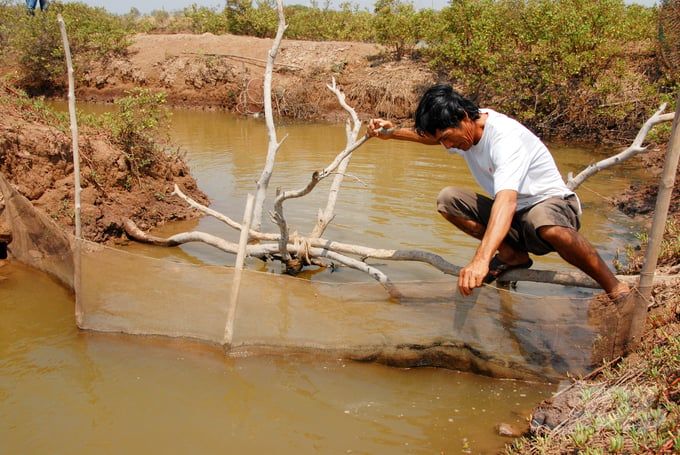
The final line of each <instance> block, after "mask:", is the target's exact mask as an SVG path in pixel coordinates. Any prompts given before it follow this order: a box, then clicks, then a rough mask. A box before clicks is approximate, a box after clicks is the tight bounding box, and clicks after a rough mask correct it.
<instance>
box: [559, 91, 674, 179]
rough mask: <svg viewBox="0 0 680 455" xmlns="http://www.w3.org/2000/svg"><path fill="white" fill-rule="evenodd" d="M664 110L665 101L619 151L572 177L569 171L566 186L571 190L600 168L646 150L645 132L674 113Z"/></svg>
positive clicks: (671, 117) (647, 132)
mask: <svg viewBox="0 0 680 455" xmlns="http://www.w3.org/2000/svg"><path fill="white" fill-rule="evenodd" d="M665 110H666V103H663V104H662V105H661V106H660V107H659V109H658V110H657V111H656V112H655V113H654V115H652V116H651V117H650V118H648V119H647V121H646V122H645V123H644V124H643V125H642V128H640V131H639V132H638V134H637V136H635V140H634V141H633V143H632V144H631V145H630V146H629V147H628V148H627V149H625V150H624V151H622V152H621V153H618V154H616V155H614V156H611V157H609V158H606V159H604V160H601V161H598V162H597V163H593V164H591V165H590V166H588V167H587V168H585V169H584V170H583V171H581V172H580V173H579V174H578V175H577V176H576V177H574V176H573V174H572V173H571V172H570V173H569V175H568V176H567V187H568V188H569V189H570V190H572V191H573V190H575V189H576V188H578V187H579V186H580V185H581V184H582V183H583V182H584V181H585V180H586V179H587V178H588V177H591V176H592V175H594V174H596V173H598V172H600V171H601V170H602V169H606V168H608V167H611V166H613V165H615V164H618V163H621V162H623V161H625V160H627V159H629V158H631V157H633V156H635V155H637V154H639V153H642V152H644V151H645V150H647V147H643V146H642V144H643V142H644V141H645V138H646V137H647V134H649V131H650V130H651V129H652V128H653V127H654V126H655V125H656V124H658V123H662V122H668V121H671V120H673V118H674V117H675V114H674V113H670V114H663V111H665Z"/></svg>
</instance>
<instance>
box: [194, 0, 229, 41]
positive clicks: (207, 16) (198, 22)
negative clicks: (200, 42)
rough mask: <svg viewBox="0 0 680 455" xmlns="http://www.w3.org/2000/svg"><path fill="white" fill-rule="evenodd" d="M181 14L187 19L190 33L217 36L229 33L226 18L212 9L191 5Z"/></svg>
mask: <svg viewBox="0 0 680 455" xmlns="http://www.w3.org/2000/svg"><path fill="white" fill-rule="evenodd" d="M182 13H183V15H184V17H186V18H187V19H189V24H190V30H191V32H192V33H213V34H215V35H219V34H223V33H227V32H228V31H229V23H228V21H227V18H226V16H225V15H224V14H223V13H218V12H216V11H215V10H213V9H212V8H206V7H205V6H197V5H196V4H193V5H191V6H190V7H188V8H185V9H184V11H183V12H182Z"/></svg>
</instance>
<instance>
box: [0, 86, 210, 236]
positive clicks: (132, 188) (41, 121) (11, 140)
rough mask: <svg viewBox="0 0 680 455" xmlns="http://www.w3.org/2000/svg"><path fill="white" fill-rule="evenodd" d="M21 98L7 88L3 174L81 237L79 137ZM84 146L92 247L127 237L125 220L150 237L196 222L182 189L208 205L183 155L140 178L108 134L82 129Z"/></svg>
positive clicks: (3, 91) (85, 209)
mask: <svg viewBox="0 0 680 455" xmlns="http://www.w3.org/2000/svg"><path fill="white" fill-rule="evenodd" d="M18 96H19V95H18V93H16V92H15V91H14V90H13V89H12V88H11V87H7V86H0V172H2V173H3V174H4V175H5V176H6V177H7V178H8V179H9V181H10V182H11V183H12V184H13V185H14V186H15V187H16V189H17V190H18V191H19V192H20V193H21V194H22V195H23V196H25V197H26V198H27V199H28V200H29V201H31V202H32V203H33V205H34V206H35V207H37V208H39V209H40V210H42V211H43V212H44V213H46V214H47V215H48V216H49V217H50V218H52V219H53V220H54V221H56V222H57V223H58V224H59V225H61V226H62V227H63V228H64V229H65V230H66V231H69V232H71V233H73V229H74V220H73V213H74V207H73V165H72V159H73V157H72V151H71V133H70V131H69V130H68V127H64V126H63V125H61V126H60V127H57V126H55V124H56V122H51V121H50V117H49V116H50V114H49V113H48V112H46V111H40V110H37V109H36V108H35V107H34V106H32V104H31V103H30V102H29V101H28V100H24V101H20V100H21V98H20V97H18ZM79 145H80V154H81V176H82V182H81V184H82V188H83V190H82V194H81V200H82V204H81V218H82V224H83V236H84V237H85V238H86V239H88V240H93V241H96V242H106V241H110V240H113V239H115V238H119V237H121V235H122V234H123V219H124V218H131V219H133V220H135V221H136V222H138V223H140V225H141V226H144V228H145V229H149V228H152V227H155V226H158V225H160V224H163V223H165V222H168V221H174V220H182V219H187V218H190V217H194V216H196V214H195V213H194V211H193V210H192V209H190V208H188V207H186V206H183V205H182V204H177V203H176V202H175V201H174V200H172V198H171V197H170V193H171V192H172V191H173V187H174V184H178V185H180V186H181V187H182V188H184V189H185V190H186V191H188V192H189V194H191V195H192V197H193V198H195V199H197V200H200V201H203V202H206V201H207V198H206V196H205V195H204V194H203V193H202V192H201V191H200V190H199V189H198V187H197V186H196V181H195V180H194V178H193V177H192V176H191V174H190V172H189V168H188V166H187V165H186V163H184V161H183V160H182V159H181V157H180V156H178V155H170V154H159V155H158V159H156V160H154V162H153V163H151V164H150V167H149V168H148V172H144V173H139V172H137V173H136V172H133V170H132V169H131V168H130V164H129V159H128V157H126V155H125V153H124V151H123V150H122V149H121V148H120V147H117V146H116V145H114V144H112V143H111V141H110V140H109V139H108V138H107V136H106V135H105V134H104V133H102V132H98V131H95V130H93V129H88V128H81V132H80V137H79ZM1 214H2V210H1V207H0V215H1ZM1 219H2V218H0V220H1ZM3 229H5V230H6V228H3ZM4 235H7V233H5V234H4Z"/></svg>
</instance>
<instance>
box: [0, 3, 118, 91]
mask: <svg viewBox="0 0 680 455" xmlns="http://www.w3.org/2000/svg"><path fill="white" fill-rule="evenodd" d="M57 14H61V15H62V16H63V17H64V22H65V23H66V29H67V32H68V36H69V44H70V47H71V53H72V55H73V63H74V67H75V72H76V74H77V75H82V74H84V73H85V72H87V71H88V70H89V69H90V68H91V66H92V64H93V63H94V62H97V61H104V60H106V59H108V58H112V57H114V56H116V55H123V54H124V53H125V52H126V51H127V47H128V45H129V40H128V36H129V34H130V30H129V29H127V28H126V27H125V26H124V24H123V21H122V20H121V19H120V18H119V17H117V16H114V15H112V14H109V13H107V12H106V11H105V10H104V9H103V8H92V7H90V6H87V5H85V4H83V3H61V2H51V3H50V7H49V9H48V10H47V11H42V12H41V11H38V12H36V14H35V15H29V14H28V13H27V11H26V7H25V5H17V4H9V3H7V2H6V3H5V4H0V18H2V19H3V20H2V25H1V26H0V40H2V43H3V45H4V46H3V49H4V54H5V55H3V57H4V58H10V59H11V58H12V57H15V58H16V60H17V62H18V65H19V74H20V81H19V84H20V86H21V87H22V88H24V89H25V90H26V91H27V92H28V93H29V94H53V93H58V92H62V91H64V89H65V87H66V64H65V60H64V50H63V44H62V38H61V34H60V32H59V27H58V24H57V20H56V17H57Z"/></svg>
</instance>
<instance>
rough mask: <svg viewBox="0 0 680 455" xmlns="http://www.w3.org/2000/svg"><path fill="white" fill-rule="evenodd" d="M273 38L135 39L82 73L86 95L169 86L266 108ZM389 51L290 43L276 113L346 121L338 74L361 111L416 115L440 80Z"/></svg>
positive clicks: (190, 103) (246, 109) (243, 107)
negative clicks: (125, 50) (336, 89)
mask: <svg viewBox="0 0 680 455" xmlns="http://www.w3.org/2000/svg"><path fill="white" fill-rule="evenodd" d="M271 43H272V40H271V39H263V38H255V37H249V36H238V35H229V34H225V35H213V34H210V33H205V34H203V35H191V34H173V35H146V34H140V35H136V36H135V37H134V41H133V44H132V46H130V48H129V54H128V56H127V57H125V58H123V59H118V60H114V61H110V62H107V63H104V64H99V65H98V66H95V67H94V68H93V69H92V70H91V71H90V72H89V73H88V74H85V75H82V79H83V84H81V86H80V87H79V89H78V97H79V99H87V100H90V101H112V100H114V99H116V98H117V97H120V96H121V95H122V94H123V93H124V92H125V91H127V90H130V89H132V88H136V87H146V88H150V89H152V90H162V91H164V92H166V93H167V94H168V102H169V103H170V104H172V105H175V106H182V107H200V108H214V109H225V110H229V111H235V112H239V113H242V114H257V113H260V112H262V111H263V103H262V78H263V74H264V67H265V59H266V58H267V53H268V51H269V49H270V47H271ZM381 52H383V50H382V48H381V47H380V46H378V45H375V44H370V43H359V42H333V41H326V42H313V41H299V40H283V42H282V43H281V47H280V49H279V53H278V55H277V58H276V64H275V66H274V77H273V96H274V109H275V112H276V114H279V115H282V116H285V117H293V118H302V119H312V118H313V119H327V120H337V119H338V118H343V119H344V113H343V112H342V108H341V107H340V105H339V104H338V102H337V99H336V98H335V96H334V95H333V94H332V93H331V92H330V91H329V90H328V89H327V88H326V84H328V83H330V82H331V80H332V78H335V79H336V80H337V81H338V83H339V84H340V85H341V86H342V88H343V90H344V91H345V93H346V94H347V97H348V100H350V102H351V105H352V107H354V108H355V109H356V110H357V112H359V113H365V114H366V115H365V116H364V117H366V116H375V115H380V116H384V117H390V118H406V117H409V116H410V115H411V113H412V111H413V110H414V108H415V104H416V102H417V96H418V93H419V91H420V89H421V88H422V87H424V86H428V85H431V84H432V83H433V82H434V81H435V75H434V73H433V72H431V71H430V70H428V69H427V65H425V64H423V63H422V62H414V61H412V60H409V59H403V60H401V61H398V62H397V61H383V59H385V58H386V57H385V56H384V55H382V54H381Z"/></svg>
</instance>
